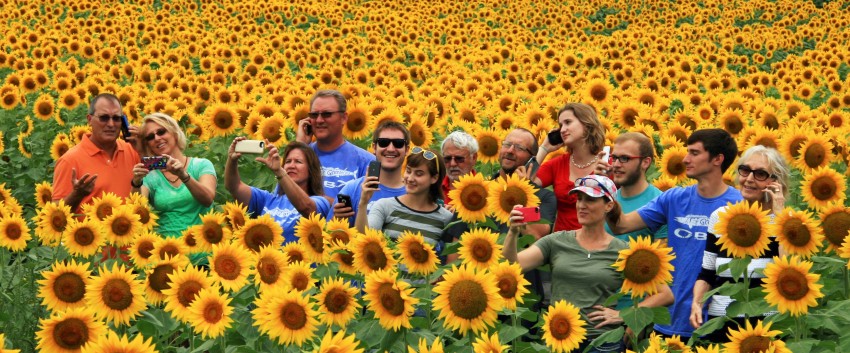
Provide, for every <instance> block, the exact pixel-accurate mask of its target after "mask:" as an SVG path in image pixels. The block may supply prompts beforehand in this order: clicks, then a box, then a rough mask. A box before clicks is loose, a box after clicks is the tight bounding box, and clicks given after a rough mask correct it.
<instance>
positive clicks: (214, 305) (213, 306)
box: [204, 302, 224, 323]
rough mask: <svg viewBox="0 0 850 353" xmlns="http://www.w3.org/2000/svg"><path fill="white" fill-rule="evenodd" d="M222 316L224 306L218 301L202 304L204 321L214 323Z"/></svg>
mask: <svg viewBox="0 0 850 353" xmlns="http://www.w3.org/2000/svg"><path fill="white" fill-rule="evenodd" d="M223 316H224V307H222V306H221V303H219V302H209V303H207V305H205V306H204V321H206V322H210V323H216V322H219V321H221V318H222V317H223Z"/></svg>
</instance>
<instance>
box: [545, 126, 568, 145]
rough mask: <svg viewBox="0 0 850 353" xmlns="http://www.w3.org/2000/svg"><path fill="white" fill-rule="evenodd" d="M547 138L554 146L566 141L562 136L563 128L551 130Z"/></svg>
mask: <svg viewBox="0 0 850 353" xmlns="http://www.w3.org/2000/svg"><path fill="white" fill-rule="evenodd" d="M546 139H548V140H549V144H550V145H552V146H557V145H560V144H562V143H564V139H563V138H561V130H560V129H558V130H552V131H549V134H548V135H546Z"/></svg>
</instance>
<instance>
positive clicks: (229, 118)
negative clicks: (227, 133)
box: [213, 110, 233, 129]
mask: <svg viewBox="0 0 850 353" xmlns="http://www.w3.org/2000/svg"><path fill="white" fill-rule="evenodd" d="M213 124H215V126H216V127H218V128H219V129H229V128H230V127H231V126H233V115H231V114H230V112H228V111H226V110H219V111H217V112H216V113H215V116H213Z"/></svg>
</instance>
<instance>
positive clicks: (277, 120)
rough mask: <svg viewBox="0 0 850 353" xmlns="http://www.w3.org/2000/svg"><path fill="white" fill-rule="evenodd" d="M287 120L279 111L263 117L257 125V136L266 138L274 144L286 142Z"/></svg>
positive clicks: (280, 144) (278, 144) (279, 144)
mask: <svg viewBox="0 0 850 353" xmlns="http://www.w3.org/2000/svg"><path fill="white" fill-rule="evenodd" d="M286 127H287V120H286V118H285V117H284V116H283V115H282V114H281V113H275V114H274V115H272V116H270V117H268V118H265V119H263V121H261V122H260V125H259V126H258V127H257V138H258V139H263V140H268V141H269V143H271V144H273V145H275V146H278V147H280V146H283V144H284V143H286V135H285V134H284V131H286Z"/></svg>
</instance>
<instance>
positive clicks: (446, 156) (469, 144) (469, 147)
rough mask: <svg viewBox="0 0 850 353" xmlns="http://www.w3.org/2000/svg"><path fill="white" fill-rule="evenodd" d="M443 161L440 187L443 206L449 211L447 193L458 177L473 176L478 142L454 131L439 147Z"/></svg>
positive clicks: (469, 136)
mask: <svg viewBox="0 0 850 353" xmlns="http://www.w3.org/2000/svg"><path fill="white" fill-rule="evenodd" d="M440 151H441V153H442V154H443V160H444V161H446V177H445V179H443V182H442V184H441V185H440V187H441V189H442V192H443V204H444V205H445V206H446V208H449V210H451V205H449V203H450V202H451V201H452V200H451V198H449V191H452V190H453V189H454V185H453V183H454V182H456V181H458V179H460V177H462V176H464V175H467V174H470V173H472V174H473V175H474V174H475V169H473V168H475V162H477V161H478V141H477V140H475V137H473V136H472V135H470V134H467V133H466V132H463V131H454V132H452V133H450V134H449V135H448V136H446V139H445V140H443V144H442V146H441V147H440Z"/></svg>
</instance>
